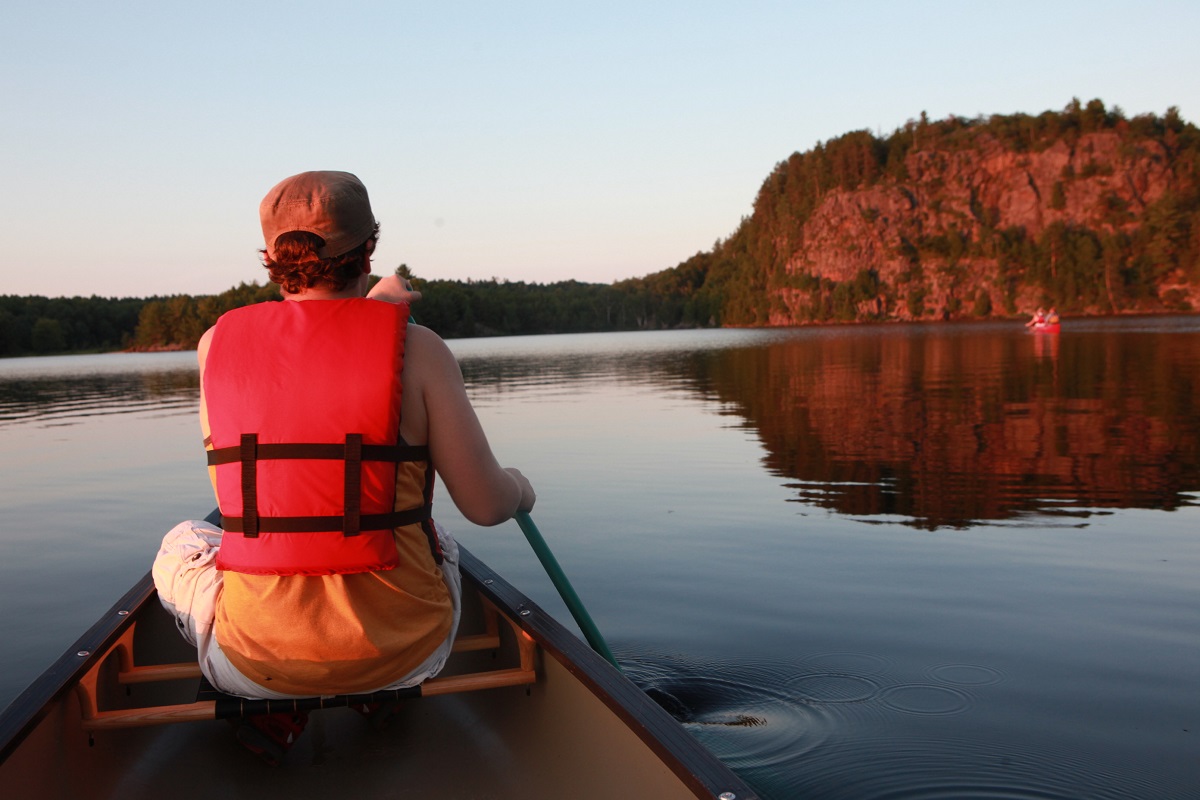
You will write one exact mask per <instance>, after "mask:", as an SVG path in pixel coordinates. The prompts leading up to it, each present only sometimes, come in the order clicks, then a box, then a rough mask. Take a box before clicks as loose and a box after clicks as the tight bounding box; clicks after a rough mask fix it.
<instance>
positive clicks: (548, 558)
mask: <svg viewBox="0 0 1200 800" xmlns="http://www.w3.org/2000/svg"><path fill="white" fill-rule="evenodd" d="M514 518H515V519H516V520H517V524H518V525H520V526H521V532H522V533H524V534H525V538H526V539H528V540H529V545H530V547H532V548H533V552H534V553H536V554H537V557H538V560H539V561H541V562H542V566H543V567H544V568H545V569H546V574H547V575H549V576H550V581H551V582H552V583H553V584H554V588H555V589H558V593H559V594H560V595H561V596H562V599H563V602H565V603H566V604H567V610H568V611H570V612H571V616H572V617H574V618H575V622H576V623H577V624H578V625H579V629H580V630H582V631H583V636H584V638H585V639H587V642H588V644H590V645H591V646H592V649H593V650H595V651H596V652H597V653H599V654H600V655H602V656H604V658H605V660H607V661H608V663H610V664H612V665H613V666H614V667H616V668H617V669H618V670H619V669H621V665H620V664H618V663H617V659H616V658H614V657H613V654H612V651H611V650H609V649H608V644H606V643H605V641H604V637H603V636H601V635H600V631H599V630H597V629H596V623H594V622H592V618H591V616H590V615H589V614H588V612H587V609H586V608H584V607H583V603H582V602H581V601H580V599H579V595H577V594H575V590H574V589H572V588H571V582H570V581H569V580H567V576H566V575H565V574H563V571H562V567H560V566H559V565H558V559H556V558H555V557H554V553H551V552H550V547H549V545H547V544H546V540H545V539H543V538H542V534H541V531H539V530H538V529H537V525H534V524H533V520H532V519H530V518H529V514H527V513H525V512H524V511H518V512H517V514H516V516H515V517H514Z"/></svg>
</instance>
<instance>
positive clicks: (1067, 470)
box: [691, 326, 1200, 528]
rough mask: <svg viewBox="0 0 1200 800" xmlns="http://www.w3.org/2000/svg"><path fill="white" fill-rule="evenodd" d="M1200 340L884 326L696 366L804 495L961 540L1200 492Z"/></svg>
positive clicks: (1163, 503)
mask: <svg viewBox="0 0 1200 800" xmlns="http://www.w3.org/2000/svg"><path fill="white" fill-rule="evenodd" d="M1198 360H1200V338H1198V337H1197V335H1196V334H1195V333H1192V334H1190V335H1182V334H1176V333H1150V332H1141V333H1139V332H1127V331H1119V330H1103V329H1098V330H1096V331H1094V332H1088V331H1086V330H1083V331H1079V332H1077V333H1073V334H1063V335H1061V336H1057V337H1055V336H1044V335H1035V334H1029V333H1026V332H1024V331H1019V332H1016V333H1013V332H1011V331H1006V330H998V329H996V328H993V327H992V326H988V328H987V329H986V330H985V329H980V330H972V329H971V327H968V326H962V327H957V328H942V327H940V326H937V327H931V328H926V329H914V328H876V329H872V330H863V331H859V332H857V333H846V334H842V335H828V336H818V337H800V338H794V339H780V340H779V341H776V342H774V343H771V344H769V345H767V346H764V347H753V348H744V349H737V350H731V351H724V352H717V353H712V354H710V355H709V356H708V357H706V358H700V359H693V360H692V362H691V363H692V368H693V369H694V371H695V374H694V380H695V381H696V383H697V385H700V386H703V387H705V389H706V391H710V392H712V393H713V395H714V396H715V397H716V398H718V399H719V400H721V401H722V402H723V403H725V404H728V406H729V407H730V408H732V409H735V410H736V412H737V413H738V414H739V415H741V416H743V417H744V418H745V419H746V424H747V425H748V426H749V427H750V428H751V429H753V430H754V431H756V432H757V434H758V435H759V436H760V437H761V439H762V443H763V445H764V447H765V448H766V450H767V455H766V457H765V466H766V468H767V469H768V470H770V471H771V472H772V473H773V474H775V475H778V476H780V477H783V478H786V479H788V480H789V481H792V483H789V484H788V486H789V487H791V488H794V489H795V490H796V491H797V495H796V499H797V500H799V501H802V502H804V503H808V504H813V505H816V506H819V507H823V508H829V509H832V510H835V511H837V512H838V513H840V514H846V515H852V516H866V517H870V516H875V515H899V516H901V517H903V518H904V521H905V522H910V523H911V524H914V525H917V526H920V527H927V528H937V527H943V526H948V527H963V526H968V525H971V524H976V523H978V522H981V521H985V520H1008V519H1013V518H1017V517H1021V516H1022V515H1026V514H1032V513H1036V514H1063V515H1067V516H1072V517H1075V516H1079V517H1084V516H1087V515H1088V514H1090V513H1095V512H1096V510H1097V509H1102V508H1106V507H1107V508H1155V509H1168V510H1169V509H1173V508H1176V507H1178V506H1179V505H1181V504H1188V503H1189V502H1194V499H1195V498H1194V496H1193V497H1192V498H1188V496H1187V495H1188V493H1194V492H1196V491H1197V489H1200V478H1198V476H1200V470H1198V466H1200V435H1198V430H1197V429H1198V426H1200V422H1198V420H1200V384H1198V379H1197V375H1198V374H1200V371H1198V369H1197V367H1198V366H1200V365H1198Z"/></svg>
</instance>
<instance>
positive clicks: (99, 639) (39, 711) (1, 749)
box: [0, 571, 155, 763]
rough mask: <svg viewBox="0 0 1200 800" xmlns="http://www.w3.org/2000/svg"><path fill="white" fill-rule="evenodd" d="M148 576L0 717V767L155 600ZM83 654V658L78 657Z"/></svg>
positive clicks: (126, 594) (0, 714)
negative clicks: (142, 610) (146, 606)
mask: <svg viewBox="0 0 1200 800" xmlns="http://www.w3.org/2000/svg"><path fill="white" fill-rule="evenodd" d="M154 593H155V592H154V579H153V577H152V576H151V574H150V572H149V571H147V572H146V574H145V575H144V576H143V577H142V578H141V580H139V581H138V582H137V583H135V584H134V585H133V588H131V589H130V590H129V591H128V592H126V593H125V594H124V596H122V597H121V599H120V600H118V601H117V602H116V603H115V604H114V605H113V606H112V608H110V609H109V610H108V611H107V612H106V613H105V614H104V615H103V616H101V617H100V619H99V620H97V621H96V622H95V623H94V624H93V625H92V626H91V627H90V628H88V630H87V632H86V633H84V634H83V635H82V636H80V637H79V638H78V639H77V640H75V643H74V644H73V645H71V646H70V647H69V648H67V650H66V652H64V653H63V654H62V655H61V656H59V657H58V659H57V660H56V661H55V662H54V663H53V664H52V665H50V667H49V668H48V669H47V670H46V671H45V672H43V673H42V674H41V675H40V676H38V678H37V679H36V680H35V681H34V682H33V683H31V684H30V685H29V687H28V688H27V689H25V691H23V692H21V694H19V695H17V698H16V699H15V700H13V701H12V703H10V704H9V706H8V707H7V708H6V709H4V711H3V713H0V763H3V762H4V761H5V760H6V759H7V758H8V757H9V756H10V755H11V754H12V753H13V752H14V751H16V750H17V748H19V747H20V746H21V743H22V742H24V741H25V738H26V737H27V736H28V735H29V733H30V732H31V731H32V730H33V729H34V728H35V727H37V725H38V723H39V722H41V721H42V719H43V718H45V716H46V715H47V714H48V713H50V709H51V707H52V706H54V705H55V704H56V703H58V702H59V701H60V700H62V699H63V698H64V697H65V696H66V694H67V693H68V692H71V691H73V690H74V687H75V684H77V683H79V681H80V679H81V678H82V677H83V675H84V674H86V673H87V671H88V670H89V669H91V668H92V667H93V666H94V665H95V664H96V663H97V662H98V661H99V660H100V659H102V658H104V657H105V656H106V654H107V651H108V648H109V646H110V645H111V644H112V643H113V642H115V641H116V640H117V639H118V638H119V637H120V636H121V634H122V633H124V632H125V630H126V629H127V628H129V627H130V626H131V625H133V622H134V619H135V618H136V617H137V611H138V610H139V609H140V608H141V607H142V606H143V605H144V604H145V603H146V602H148V601H149V600H150V599H151V598H152V597H154ZM81 654H86V655H81Z"/></svg>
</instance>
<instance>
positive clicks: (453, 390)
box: [404, 325, 537, 525]
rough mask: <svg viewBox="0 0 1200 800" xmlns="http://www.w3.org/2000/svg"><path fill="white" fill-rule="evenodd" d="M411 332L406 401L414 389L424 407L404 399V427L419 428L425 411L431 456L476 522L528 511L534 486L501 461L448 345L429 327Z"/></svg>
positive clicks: (501, 519) (490, 522)
mask: <svg viewBox="0 0 1200 800" xmlns="http://www.w3.org/2000/svg"><path fill="white" fill-rule="evenodd" d="M408 330H409V333H408V341H407V344H406V354H405V367H404V382H405V395H406V400H407V399H408V396H409V392H414V391H415V392H418V393H419V397H420V398H421V400H422V401H423V402H421V403H420V406H421V407H420V408H413V407H412V406H410V403H409V402H405V404H404V405H405V416H406V418H407V419H406V420H405V425H404V427H405V429H410V428H409V426H410V424H416V425H418V426H419V422H420V421H419V420H414V419H412V416H417V417H419V416H421V415H422V412H423V414H424V416H425V417H426V428H427V431H428V443H429V452H430V458H431V459H432V460H433V464H434V466H435V467H436V468H437V471H438V474H439V475H440V476H441V478H442V481H444V482H445V484H446V489H447V491H449V492H450V497H451V499H452V500H454V504H455V505H456V506H458V509H459V511H461V512H462V514H463V516H465V517H466V518H467V519H468V520H470V521H471V522H474V523H475V524H476V525H499V524H500V523H501V522H504V521H505V520H508V519H511V518H512V516H513V514H515V513H516V512H518V511H529V510H530V509H531V508H533V504H534V501H535V500H536V499H537V498H536V495H535V493H534V491H533V487H532V486H531V485H530V483H529V481H528V480H527V479H526V478H525V476H524V475H522V474H521V473H520V471H518V470H516V469H512V468H507V469H505V468H502V467H501V466H500V465H499V463H497V461H496V457H495V455H493V453H492V448H491V446H490V445H489V444H488V440H487V436H486V435H485V434H484V432H483V426H482V425H480V424H479V418H478V417H477V416H476V415H475V409H474V408H472V407H471V401H470V400H469V399H468V397H467V390H466V387H465V386H464V385H463V378H462V372H461V371H460V370H459V368H458V361H456V360H455V358H454V354H453V353H451V352H450V348H448V347H446V343H445V342H443V341H442V340H441V339H440V338H439V337H438V336H437V334H435V333H433V332H432V331H430V330H429V329H428V328H423V327H421V326H419V325H410V326H409V329H408ZM410 412H416V413H415V415H414V414H411V413H410ZM405 438H408V436H407V435H406V437H405ZM410 441H412V440H410Z"/></svg>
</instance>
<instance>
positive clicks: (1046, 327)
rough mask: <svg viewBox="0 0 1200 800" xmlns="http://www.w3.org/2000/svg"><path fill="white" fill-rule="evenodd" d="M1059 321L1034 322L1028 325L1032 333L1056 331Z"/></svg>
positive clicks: (1059, 324)
mask: <svg viewBox="0 0 1200 800" xmlns="http://www.w3.org/2000/svg"><path fill="white" fill-rule="evenodd" d="M1061 325H1062V323H1061V322H1035V323H1034V324H1033V325H1030V326H1029V329H1030V330H1031V331H1033V332H1034V333H1058V329H1059V327H1060V326H1061Z"/></svg>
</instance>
